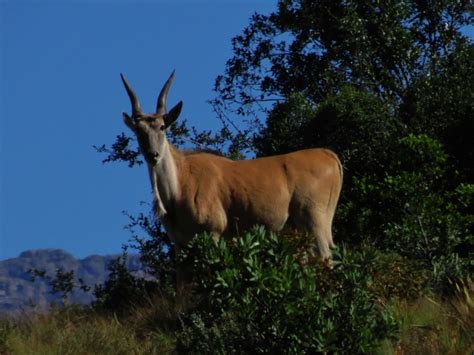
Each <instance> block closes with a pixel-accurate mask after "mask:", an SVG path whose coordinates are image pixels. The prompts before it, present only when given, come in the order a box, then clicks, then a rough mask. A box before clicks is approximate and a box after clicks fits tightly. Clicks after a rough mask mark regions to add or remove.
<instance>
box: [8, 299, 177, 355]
mask: <svg viewBox="0 0 474 355" xmlns="http://www.w3.org/2000/svg"><path fill="white" fill-rule="evenodd" d="M158 329H159V328H158ZM174 347H175V344H174V338H173V336H172V335H170V334H167V333H165V332H163V331H161V330H155V331H148V332H146V333H145V332H143V333H142V334H139V333H137V332H136V331H135V329H134V328H132V327H131V326H130V323H129V322H128V321H126V320H125V321H121V320H119V319H118V318H117V317H115V316H113V315H100V314H97V313H95V312H92V311H85V310H78V309H74V308H67V309H64V310H61V311H53V312H52V313H51V314H24V315H23V316H21V317H19V318H17V319H14V320H3V321H2V322H1V324H0V354H2V355H3V354H35V355H36V354H37V355H41V354H48V355H49V354H58V355H59V354H61V355H62V354H166V353H170V352H171V351H172V350H173V349H174Z"/></svg>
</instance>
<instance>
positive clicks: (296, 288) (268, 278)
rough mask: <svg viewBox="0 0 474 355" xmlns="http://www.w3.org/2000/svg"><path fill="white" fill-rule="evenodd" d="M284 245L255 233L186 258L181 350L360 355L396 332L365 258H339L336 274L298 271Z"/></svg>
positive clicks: (198, 245)
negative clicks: (189, 301) (188, 305)
mask: <svg viewBox="0 0 474 355" xmlns="http://www.w3.org/2000/svg"><path fill="white" fill-rule="evenodd" d="M294 254H295V250H294V249H293V248H292V247H291V245H290V243H289V242H288V240H286V239H285V238H284V237H282V236H279V235H276V234H270V233H267V232H265V230H264V229H263V228H255V229H253V230H251V231H250V232H247V233H245V234H244V235H243V236H242V237H241V238H239V239H237V240H233V241H231V242H230V243H229V244H227V243H226V242H225V241H224V240H221V241H219V242H217V243H215V242H214V241H213V240H212V238H211V237H210V236H209V235H201V236H199V237H197V238H195V239H194V240H193V241H192V242H191V243H190V246H189V247H188V248H187V249H186V251H185V252H184V253H183V256H182V257H183V262H184V263H188V264H191V265H192V266H193V268H194V272H195V274H196V275H199V278H198V279H196V280H195V282H196V290H195V292H196V294H197V295H198V297H199V295H200V296H201V297H200V301H199V302H198V304H197V306H196V307H195V308H194V310H192V311H189V312H187V313H185V314H184V315H183V317H182V332H181V334H180V335H179V337H178V338H179V344H178V348H179V349H180V350H181V351H192V352H197V353H209V352H214V353H228V352H256V353H264V352H272V351H280V352H281V351H283V352H290V353H301V352H321V351H343V350H349V349H350V350H351V351H353V352H365V351H368V350H370V349H372V348H373V347H374V346H375V345H376V343H377V342H378V341H379V340H380V339H383V338H385V337H388V336H391V335H392V334H393V332H394V330H395V328H396V324H395V321H394V320H393V318H392V316H391V313H390V311H389V310H388V309H387V308H385V307H384V306H383V304H382V302H379V299H378V298H377V296H376V294H375V293H374V292H372V291H371V285H372V283H373V281H374V280H373V278H372V277H371V275H370V274H369V273H368V272H367V268H366V264H367V263H368V262H369V260H365V259H364V258H365V256H366V255H363V254H352V253H349V252H347V251H346V250H345V249H342V250H340V251H339V252H337V253H336V255H335V258H334V267H333V268H332V269H331V268H330V267H329V266H328V265H326V264H324V263H322V262H319V263H316V262H314V263H308V264H306V265H302V264H301V263H300V262H299V261H298V260H297V259H295V256H294Z"/></svg>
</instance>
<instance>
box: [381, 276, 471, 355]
mask: <svg viewBox="0 0 474 355" xmlns="http://www.w3.org/2000/svg"><path fill="white" fill-rule="evenodd" d="M456 288H457V293H456V296H454V297H453V298H452V299H450V300H444V301H441V300H439V299H436V298H432V297H427V296H424V297H421V298H419V299H418V300H416V301H415V302H410V303H408V302H406V301H396V302H395V307H394V308H395V309H396V318H397V319H398V320H399V321H400V333H399V338H398V340H396V341H394V342H388V341H386V342H384V344H383V345H382V346H381V348H380V350H379V353H381V354H472V353H473V352H474V282H472V281H471V282H467V283H465V284H462V285H457V286H456Z"/></svg>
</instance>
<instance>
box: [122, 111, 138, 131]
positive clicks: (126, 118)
mask: <svg viewBox="0 0 474 355" xmlns="http://www.w3.org/2000/svg"><path fill="white" fill-rule="evenodd" d="M122 116H123V122H125V124H126V125H127V126H128V128H130V129H131V130H132V131H133V132H135V123H134V122H133V119H132V118H131V117H130V116H129V115H128V114H127V113H126V112H122Z"/></svg>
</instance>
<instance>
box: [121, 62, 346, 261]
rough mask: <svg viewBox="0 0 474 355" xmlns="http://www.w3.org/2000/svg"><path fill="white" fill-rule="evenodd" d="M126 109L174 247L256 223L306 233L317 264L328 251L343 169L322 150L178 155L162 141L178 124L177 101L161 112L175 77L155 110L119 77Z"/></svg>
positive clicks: (334, 157) (156, 204) (230, 233)
mask: <svg viewBox="0 0 474 355" xmlns="http://www.w3.org/2000/svg"><path fill="white" fill-rule="evenodd" d="M121 78H122V81H123V84H124V86H125V89H126V91H127V94H128V96H129V98H130V101H131V104H132V114H131V116H130V115H128V114H127V113H125V112H124V113H123V119H124V121H125V124H126V125H127V126H128V127H129V128H130V129H131V130H132V131H133V132H134V134H135V135H136V138H137V141H138V145H139V148H140V151H141V153H142V154H143V156H144V158H145V160H146V163H147V165H148V171H149V175H150V180H151V185H152V189H153V194H154V209H155V212H156V216H157V217H158V218H159V219H160V220H161V222H162V224H163V225H164V227H165V229H166V231H167V232H168V234H169V236H170V239H171V240H172V241H173V242H174V243H175V245H176V249H177V250H179V249H180V247H182V246H184V245H185V244H186V243H187V242H188V241H189V240H190V239H191V238H193V236H195V235H196V234H197V233H201V232H204V231H206V232H210V233H212V235H214V236H216V237H219V236H223V237H228V236H233V235H235V234H236V233H237V232H238V231H242V230H245V229H248V228H249V227H251V226H253V225H255V224H260V225H263V226H265V227H266V228H267V229H268V230H271V231H280V230H281V229H282V228H283V227H284V226H285V225H286V224H287V223H291V225H293V226H294V227H296V228H297V229H299V230H303V231H308V232H310V233H311V234H312V235H313V236H314V238H315V239H316V242H317V245H318V249H319V253H320V255H321V257H322V258H323V259H330V257H331V249H330V248H331V247H332V246H334V244H333V238H332V232H331V226H332V220H333V217H334V212H335V210H336V205H337V202H338V199H339V194H340V192H341V187H342V166H341V163H340V161H339V159H338V157H337V155H336V154H335V153H333V152H332V151H330V150H327V149H306V150H300V151H296V152H293V153H289V154H283V155H277V156H271V157H266V158H258V159H253V160H239V161H234V160H230V159H227V158H224V157H222V156H218V155H214V154H209V153H203V152H191V153H190V152H183V151H180V150H179V149H177V148H175V147H174V146H173V145H172V144H171V143H170V142H169V141H168V140H167V138H166V131H167V129H168V128H169V127H170V126H171V125H172V124H173V122H175V121H176V120H177V119H178V116H179V114H180V112H181V109H182V107H183V102H182V101H180V102H179V103H178V104H177V105H176V106H174V107H173V108H172V109H171V110H169V111H167V110H166V97H167V94H168V91H169V88H170V86H171V83H172V81H173V78H174V71H173V73H172V74H171V76H170V77H169V78H168V80H167V81H166V83H165V85H164V86H163V88H162V90H161V92H160V95H159V96H158V103H157V107H156V112H155V113H151V114H146V113H143V112H142V109H141V106H140V102H139V100H138V98H137V96H136V95H135V92H134V91H133V89H132V88H131V86H130V85H129V83H128V82H127V80H126V79H125V77H124V76H123V75H122V74H121Z"/></svg>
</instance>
